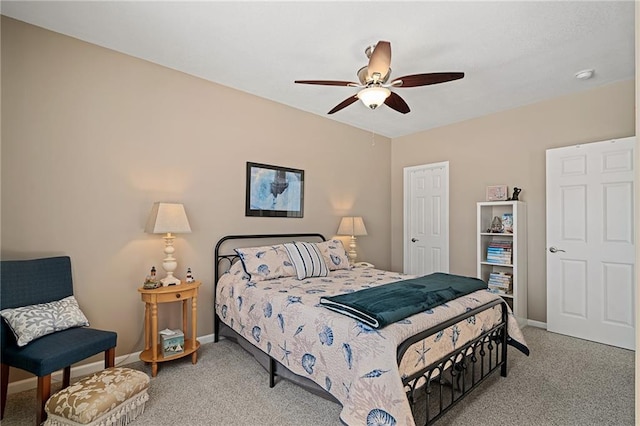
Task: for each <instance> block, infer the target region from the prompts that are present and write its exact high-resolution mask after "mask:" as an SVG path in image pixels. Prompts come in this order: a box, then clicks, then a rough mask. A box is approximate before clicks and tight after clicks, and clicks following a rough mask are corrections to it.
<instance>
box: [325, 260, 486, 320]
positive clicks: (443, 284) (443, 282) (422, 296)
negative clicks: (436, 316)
mask: <svg viewBox="0 0 640 426" xmlns="http://www.w3.org/2000/svg"><path fill="white" fill-rule="evenodd" d="M486 288H487V283H485V282H484V281H482V280H480V279H478V278H471V277H463V276H460V275H451V274H444V273H441V272H437V273H434V274H430V275H425V276H423V277H418V278H412V279H408V280H404V281H398V282H394V283H389V284H384V285H381V286H377V287H371V288H366V289H364V290H359V291H355V292H353V293H347V294H340V295H338V296H330V297H322V298H320V305H322V306H324V307H325V308H327V309H331V310H332V311H335V312H339V313H341V314H344V315H347V316H350V317H352V318H354V319H356V320H358V321H361V322H363V323H365V324H367V325H369V326H371V327H373V328H382V327H385V326H387V325H389V324H391V323H393V322H396V321H400V320H402V319H405V318H407V317H410V316H411V315H414V314H417V313H419V312H423V311H426V310H427V309H431V308H434V307H436V306H438V305H442V304H443V303H446V302H448V301H449V300H453V299H455V298H457V297H460V296H464V295H466V294H469V293H473V292H474V291H477V290H482V289H486Z"/></svg>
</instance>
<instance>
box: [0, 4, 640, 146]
mask: <svg viewBox="0 0 640 426" xmlns="http://www.w3.org/2000/svg"><path fill="white" fill-rule="evenodd" d="M0 7H1V12H2V14H3V15H6V16H9V17H12V18H15V19H18V20H21V21H25V22H28V23H31V24H34V25H38V26H41V27H44V28H47V29H50V30H53V31H56V32H59V33H62V34H66V35H69V36H72V37H76V38H78V39H81V40H85V41H88V42H90V43H94V44H97V45H100V46H104V47H107V48H110V49H113V50H116V51H119V52H123V53H126V54H128V55H132V56H135V57H139V58H143V59H146V60H148V61H151V62H154V63H157V64H160V65H164V66H166V67H169V68H173V69H176V70H180V71H183V72H185V73H188V74H191V75H195V76H198V77H201V78H204V79H207V80H210V81H213V82H216V83H219V84H222V85H225V86H229V87H233V88H236V89H238V90H242V91H244V92H248V93H251V94H254V95H256V96H260V97H263V98H267V99H271V100H274V101H276V102H280V103H283V104H286V105H290V106H292V107H294V108H298V109H301V110H304V111H308V112H311V113H314V114H318V115H322V116H324V117H327V118H330V119H333V120H336V121H339V122H342V123H346V124H349V125H352V126H355V127H358V128H362V129H366V130H368V131H374V132H376V133H378V134H380V135H384V136H387V137H398V136H402V135H406V134H411V133H415V132H418V131H421V130H426V129H429V128H433V127H438V126H442V125H446V124H450V123H454V122H458V121H462V120H466V119H470V118H474V117H479V116H483V115H487V114H491V113H494V112H497V111H502V110H507V109H511V108H515V107H518V106H522V105H526V104H530V103H533V102H537V101H540V100H544V99H548V98H553V97H557V96H561V95H565V94H570V93H574V92H579V91H584V90H587V89H590V88H593V87H597V86H602V85H605V84H608V83H611V82H615V81H621V80H629V79H633V78H634V73H635V69H634V61H635V57H634V2H633V1H624V2H623V1H602V2H593V1H578V2H566V1H546V2H538V1H518V2H515V1H514V2H512V1H498V2H487V1H470V2H459V1H428V2H398V1H387V2H369V1H357V2H337V1H332V2H327V1H321V2H270V1H261V2H212V1H199V2H182V1H178V2H167V1H161V2H150V1H129V2H109V1H89V2H80V1H68V2H59V1H41V2H32V1H6V0H5V1H2V3H1V5H0ZM378 40H388V41H390V42H391V47H392V60H391V68H392V70H393V74H392V79H393V78H394V77H400V76H403V75H408V74H419V73H428V72H448V71H462V72H465V73H466V76H465V78H464V79H462V80H457V81H453V82H448V83H443V84H439V85H433V86H424V87H415V88H395V89H393V90H394V91H395V92H396V93H398V94H399V95H401V96H402V97H403V98H404V99H405V101H406V102H407V103H408V104H409V106H410V107H411V110H412V111H411V112H410V113H408V114H406V115H403V114H400V113H398V112H396V111H394V110H392V109H390V108H388V107H386V106H382V107H380V108H378V109H377V110H375V111H371V110H368V109H367V108H366V107H365V106H364V105H362V104H361V103H360V102H357V103H355V104H353V105H351V106H349V107H347V108H345V109H343V110H341V111H339V112H337V113H335V114H333V115H330V116H329V115H327V114H326V113H327V112H328V111H329V110H330V109H331V108H333V107H334V106H335V105H337V104H338V103H340V102H341V101H343V100H344V99H346V98H348V97H349V96H352V95H353V94H355V93H356V92H357V88H351V87H335V86H310V85H301V84H294V83H293V81H294V80H300V79H322V80H348V81H358V80H357V76H356V71H357V70H358V69H359V68H360V67H362V66H364V65H366V63H367V58H366V56H365V54H364V50H365V48H366V47H367V46H368V45H370V44H373V43H375V42H377V41H378ZM586 68H594V69H595V76H594V78H592V79H591V80H586V81H581V80H577V79H575V78H574V74H575V73H576V72H577V71H580V70H583V69H586Z"/></svg>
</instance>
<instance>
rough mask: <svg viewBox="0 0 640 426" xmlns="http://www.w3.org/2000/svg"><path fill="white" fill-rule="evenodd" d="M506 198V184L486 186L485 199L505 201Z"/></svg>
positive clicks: (507, 196)
mask: <svg viewBox="0 0 640 426" xmlns="http://www.w3.org/2000/svg"><path fill="white" fill-rule="evenodd" d="M508 198H509V195H508V194H507V185H494V186H487V201H505V200H507V199H508Z"/></svg>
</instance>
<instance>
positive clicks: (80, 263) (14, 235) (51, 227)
mask: <svg viewBox="0 0 640 426" xmlns="http://www.w3.org/2000/svg"><path fill="white" fill-rule="evenodd" d="M2 106H3V108H2V110H3V111H2V113H3V116H2V121H3V124H4V125H3V127H2V241H1V243H2V255H3V258H27V257H35V256H40V255H69V256H71V258H72V263H73V277H74V283H75V292H76V296H77V298H78V300H79V302H80V305H81V307H82V309H83V310H84V312H85V313H86V315H87V316H88V318H89V320H90V322H91V324H92V326H94V327H97V328H104V329H110V330H115V331H117V332H118V347H117V355H123V354H128V353H132V352H136V351H139V350H141V349H142V340H141V336H142V330H143V327H142V326H143V324H142V319H143V314H144V305H143V304H142V302H141V301H140V296H139V294H138V292H137V291H136V289H137V288H138V287H140V286H141V284H142V281H143V279H144V277H145V275H146V274H147V273H148V271H149V269H150V267H151V266H152V265H155V266H156V267H158V268H160V263H161V259H162V258H163V257H164V253H163V251H162V250H163V242H162V239H161V238H160V236H159V235H147V234H145V233H144V232H143V227H144V225H145V222H146V219H147V215H148V213H149V211H150V209H151V205H152V203H153V202H154V201H178V202H182V203H184V204H185V207H186V211H187V215H188V217H189V220H190V222H191V227H192V230H193V233H191V234H187V235H181V236H178V238H177V240H176V244H175V245H176V249H177V251H176V256H177V258H178V261H179V267H178V271H177V272H178V275H180V276H182V277H184V272H185V270H186V267H191V268H192V270H193V273H194V275H195V277H196V278H197V279H200V280H201V281H203V286H202V287H201V293H200V297H199V309H198V334H199V335H201V336H202V335H207V334H210V333H212V332H213V326H212V323H213V309H212V299H213V285H212V278H213V263H212V256H213V247H214V245H215V243H216V241H217V240H218V239H219V238H220V237H222V236H224V235H227V234H235V233H272V232H292V231H295V232H309V231H314V232H321V233H323V234H325V235H326V236H328V237H329V236H332V235H333V233H335V232H336V230H337V228H338V223H339V220H340V219H339V218H340V216H342V215H347V214H349V215H353V214H356V215H362V216H363V217H364V220H365V223H366V226H367V230H368V231H369V235H368V236H366V237H361V238H359V254H360V255H361V257H362V259H366V260H368V261H371V262H373V263H375V264H376V265H379V266H380V267H382V268H388V267H389V266H390V247H391V240H390V234H389V224H390V223H391V220H390V208H389V194H390V182H391V179H390V175H389V173H390V172H389V158H390V140H389V139H388V138H384V137H380V136H376V137H375V143H372V138H371V133H370V132H366V131H362V130H358V129H355V128H353V127H349V126H345V125H343V124H339V123H337V122H334V121H332V120H328V119H326V118H322V117H318V116H315V115H312V114H309V113H305V112H302V111H299V110H296V109H293V108H290V107H287V106H284V105H282V104H278V103H274V102H271V101H268V100H265V99H261V98H258V97H255V96H252V95H249V94H246V93H243V92H239V91H236V90H233V89H230V88H226V87H223V86H220V85H216V84H213V83H210V82H207V81H204V80H201V79H198V78H195V77H192V76H189V75H186V74H183V73H180V72H177V71H173V70H170V69H167V68H163V67H160V66H158V65H154V64H152V63H149V62H145V61H142V60H139V59H135V58H132V57H129V56H125V55H122V54H119V53H116V52H113V51H110V50H107V49H103V48H100V47H97V46H95V45H91V44H88V43H84V42H81V41H78V40H76V39H72V38H69V37H66V36H63V35H60V34H56V33H53V32H49V31H46V30H43V29H41V28H38V27H34V26H31V25H26V24H24V23H21V22H19V21H15V20H12V19H9V18H6V17H2ZM247 161H254V162H261V163H267V164H275V165H281V166H286V167H294V168H299V169H303V170H304V171H305V201H304V208H305V211H304V218H302V219H284V218H248V217H245V215H244V201H245V170H246V169H245V167H246V166H245V163H246V162H247ZM161 308H162V311H161V313H160V315H161V318H160V324H159V325H160V327H162V328H164V327H167V326H171V327H174V328H175V327H177V326H179V324H180V323H179V311H177V308H178V307H177V306H171V305H166V306H162V307H161ZM163 311H165V312H166V314H165V313H163ZM98 359H100V358H99V357H94V358H93V359H92V360H93V361H95V360H98ZM14 377H16V375H15V374H12V380H13V379H14Z"/></svg>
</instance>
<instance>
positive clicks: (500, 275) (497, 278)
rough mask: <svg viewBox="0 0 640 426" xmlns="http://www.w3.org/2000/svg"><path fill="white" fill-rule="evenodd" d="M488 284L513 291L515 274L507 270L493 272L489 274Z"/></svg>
mask: <svg viewBox="0 0 640 426" xmlns="http://www.w3.org/2000/svg"><path fill="white" fill-rule="evenodd" d="M487 284H488V285H489V287H490V288H495V289H500V290H503V291H506V292H511V289H512V286H513V276H512V275H511V274H509V273H505V272H491V273H490V274H489V281H488V282H487Z"/></svg>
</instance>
